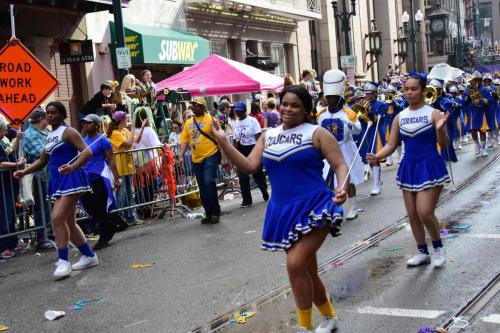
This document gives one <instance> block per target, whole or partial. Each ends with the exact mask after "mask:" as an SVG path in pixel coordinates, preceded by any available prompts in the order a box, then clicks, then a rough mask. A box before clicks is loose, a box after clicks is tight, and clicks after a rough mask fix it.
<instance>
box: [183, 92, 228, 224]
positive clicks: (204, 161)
mask: <svg viewBox="0 0 500 333" xmlns="http://www.w3.org/2000/svg"><path fill="white" fill-rule="evenodd" d="M191 105H192V106H193V111H194V117H191V118H190V119H188V120H187V121H186V123H185V124H184V129H183V130H182V133H181V136H180V142H181V151H180V154H179V160H180V161H181V163H182V161H183V160H184V156H185V154H186V151H187V149H188V146H189V147H191V153H192V164H193V171H194V174H195V176H196V180H197V182H198V186H199V189H200V197H201V202H202V204H203V208H204V209H205V217H204V218H203V219H202V220H201V223H202V224H205V223H219V221H220V213H221V210H220V206H219V198H218V195H217V184H216V177H217V170H218V168H219V163H221V161H222V163H223V164H227V160H225V157H224V156H222V154H221V151H219V147H218V145H217V141H215V139H214V137H213V135H212V124H213V118H212V116H210V115H209V114H208V113H207V102H206V101H205V99H204V98H197V99H195V100H194V101H193V102H192V103H191Z"/></svg>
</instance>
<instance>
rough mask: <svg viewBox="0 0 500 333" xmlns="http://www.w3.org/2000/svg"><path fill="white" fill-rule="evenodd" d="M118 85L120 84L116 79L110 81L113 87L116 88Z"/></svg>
mask: <svg viewBox="0 0 500 333" xmlns="http://www.w3.org/2000/svg"><path fill="white" fill-rule="evenodd" d="M119 85H120V83H119V82H118V81H113V83H111V87H112V88H113V89H116V88H118V86H119Z"/></svg>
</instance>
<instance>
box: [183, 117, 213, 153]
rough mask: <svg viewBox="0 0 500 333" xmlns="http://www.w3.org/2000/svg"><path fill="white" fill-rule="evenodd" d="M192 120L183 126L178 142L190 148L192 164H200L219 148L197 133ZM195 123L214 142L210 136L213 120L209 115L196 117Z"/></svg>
mask: <svg viewBox="0 0 500 333" xmlns="http://www.w3.org/2000/svg"><path fill="white" fill-rule="evenodd" d="M193 119H194V118H191V119H188V120H187V121H186V123H185V124H184V128H183V129H182V133H181V136H180V138H179V141H180V142H183V143H187V144H189V146H190V147H191V154H192V160H193V163H201V162H202V161H203V160H204V159H205V158H207V157H210V156H212V155H213V154H215V153H216V152H217V151H218V150H219V148H218V147H217V145H216V144H215V143H213V142H212V140H210V139H208V138H207V137H206V136H204V135H203V134H201V133H200V131H198V128H197V127H196V125H195V124H194V122H193ZM196 122H197V123H198V126H200V129H201V130H202V131H203V132H204V133H206V134H208V135H209V136H210V137H211V138H213V139H214V140H215V138H214V136H213V135H212V122H213V119H212V117H211V116H210V115H209V114H204V115H203V116H201V117H196Z"/></svg>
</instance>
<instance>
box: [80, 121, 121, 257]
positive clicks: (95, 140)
mask: <svg viewBox="0 0 500 333" xmlns="http://www.w3.org/2000/svg"><path fill="white" fill-rule="evenodd" d="M82 122H83V128H84V130H85V133H87V136H86V137H84V138H83V141H84V142H85V144H87V146H89V147H90V149H92V157H91V158H90V160H89V161H88V162H87V164H86V165H85V168H84V169H85V173H86V174H87V176H88V177H89V181H90V183H91V186H92V193H90V192H87V193H84V194H83V195H82V199H81V201H82V203H83V206H84V208H85V210H86V211H87V212H88V213H89V214H90V215H91V216H92V220H93V222H94V223H97V225H98V227H99V241H97V243H96V244H95V246H94V250H100V249H102V248H105V247H106V246H108V243H109V241H110V240H111V238H113V235H114V234H115V232H116V231H118V229H121V230H123V229H125V228H126V227H127V226H128V225H127V224H126V223H125V221H123V220H122V219H121V217H120V216H119V214H118V213H110V212H111V211H112V210H114V209H116V201H115V197H114V195H113V187H114V188H115V189H119V188H120V185H121V182H120V176H119V175H118V170H117V169H116V164H115V159H114V158H113V148H112V146H111V143H110V142H109V140H108V138H106V137H105V136H104V134H102V133H100V131H101V119H100V118H99V116H98V115H95V114H92V113H91V114H88V115H86V116H85V117H84V118H83V119H82Z"/></svg>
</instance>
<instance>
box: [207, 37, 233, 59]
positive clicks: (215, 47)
mask: <svg viewBox="0 0 500 333" xmlns="http://www.w3.org/2000/svg"><path fill="white" fill-rule="evenodd" d="M210 49H211V53H212V54H217V55H220V56H221V57H225V58H228V56H229V54H228V50H227V41H225V40H211V41H210Z"/></svg>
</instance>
